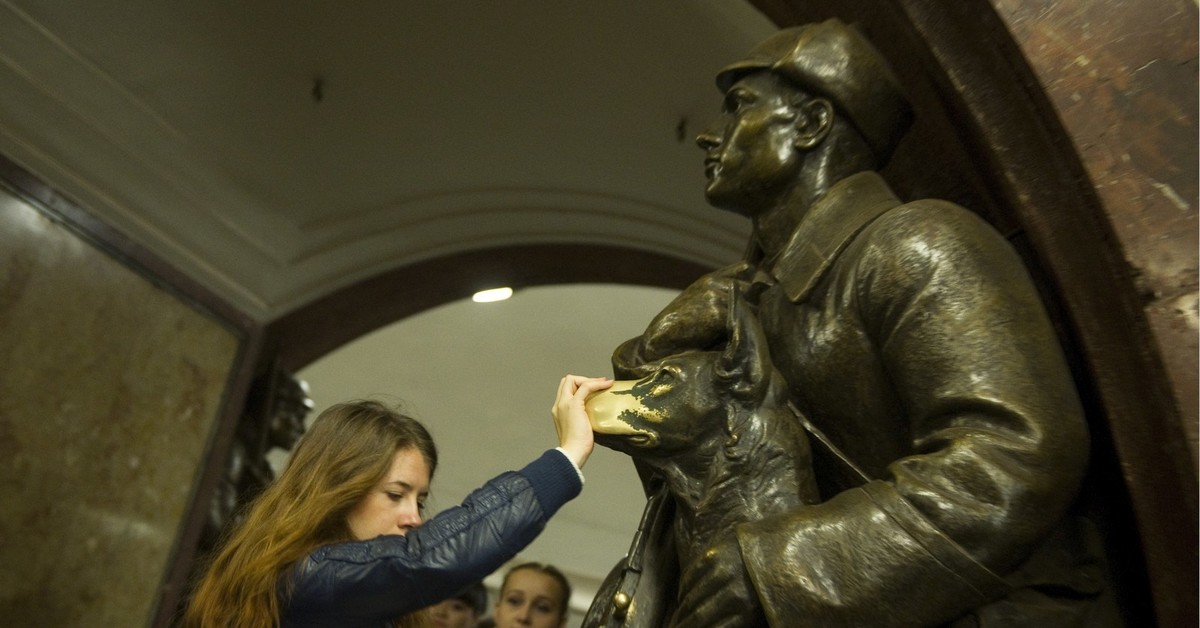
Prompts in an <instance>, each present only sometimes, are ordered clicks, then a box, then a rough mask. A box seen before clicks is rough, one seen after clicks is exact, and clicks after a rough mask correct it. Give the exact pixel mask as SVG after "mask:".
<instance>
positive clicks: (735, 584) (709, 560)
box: [670, 530, 767, 628]
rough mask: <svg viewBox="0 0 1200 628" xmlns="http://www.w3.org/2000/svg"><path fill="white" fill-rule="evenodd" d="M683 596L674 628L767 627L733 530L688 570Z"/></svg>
mask: <svg viewBox="0 0 1200 628" xmlns="http://www.w3.org/2000/svg"><path fill="white" fill-rule="evenodd" d="M679 595H680V599H679V606H678V607H677V608H676V609H675V614H674V615H673V616H672V617H671V623H670V625H671V626H673V627H677V628H683V627H685V626H705V627H706V628H707V627H713V628H716V627H721V628H733V627H734V626H766V625H767V619H766V616H765V615H763V610H762V605H761V603H760V602H759V600H758V595H757V594H756V593H755V592H754V585H753V584H752V583H751V582H750V576H749V574H748V573H747V572H746V567H745V564H744V563H743V562H742V554H741V551H740V550H739V549H738V543H737V537H736V536H735V535H734V533H733V530H730V531H729V534H728V535H726V536H725V537H723V538H720V539H718V540H717V542H716V543H714V544H713V546H712V547H711V548H709V549H708V551H706V552H704V554H703V555H702V556H701V558H700V559H699V560H696V561H694V562H693V563H692V564H691V565H687V566H685V567H684V570H683V574H682V575H681V576H680V581H679Z"/></svg>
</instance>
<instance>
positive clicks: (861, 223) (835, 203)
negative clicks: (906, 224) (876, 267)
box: [747, 171, 900, 303]
mask: <svg viewBox="0 0 1200 628" xmlns="http://www.w3.org/2000/svg"><path fill="white" fill-rule="evenodd" d="M898 205H900V199H898V198H896V195H895V194H894V193H892V190H891V189H890V188H889V187H888V185H887V183H885V182H884V180H883V177H880V176H879V175H878V174H877V173H875V172H870V171H866V172H859V173H857V174H853V175H850V176H849V177H846V178H845V179H842V180H841V181H838V182H837V183H835V184H833V187H831V188H829V191H828V192H827V193H826V194H825V195H824V196H822V197H821V198H820V199H818V200H817V202H816V203H813V205H812V207H810V208H809V209H808V212H807V213H805V214H804V217H803V218H801V219H800V224H798V225H797V226H796V230H795V231H793V232H792V237H791V238H789V239H788V242H787V244H786V245H785V246H784V247H783V250H782V251H780V252H779V254H778V255H777V256H776V257H775V259H773V260H768V261H766V262H760V263H762V266H761V270H762V271H764V272H765V273H766V274H767V275H769V277H770V280H771V281H773V282H777V283H779V285H780V286H782V287H783V289H784V291H785V292H786V293H787V295H788V299H789V300H790V301H791V302H792V303H799V302H800V301H802V300H803V299H804V298H806V297H807V296H808V294H809V293H810V292H812V289H813V288H814V287H815V286H816V285H817V282H818V281H819V280H820V279H821V277H822V276H823V275H824V274H825V271H827V270H828V269H829V267H830V266H831V265H832V264H833V262H834V260H836V259H837V256H838V255H839V254H840V253H841V252H842V250H843V249H845V248H846V246H847V245H849V244H850V241H851V240H853V239H854V236H856V235H858V232H860V231H862V230H863V228H865V227H866V226H867V225H868V224H870V223H871V221H873V220H875V219H876V218H878V217H879V216H880V215H881V214H883V213H884V212H885V211H887V210H889V209H891V208H893V207H896V206H898ZM752 241H753V240H752ZM762 255H763V253H762V251H761V250H758V249H757V247H756V246H753V245H752V247H751V251H750V252H749V253H748V254H747V259H748V260H749V261H752V262H754V261H760V260H761V259H762ZM761 279H763V280H766V279H767V278H766V277H762V278H761ZM755 281H756V282H758V281H759V279H756V280H755Z"/></svg>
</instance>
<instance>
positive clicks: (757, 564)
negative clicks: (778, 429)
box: [585, 20, 1114, 627]
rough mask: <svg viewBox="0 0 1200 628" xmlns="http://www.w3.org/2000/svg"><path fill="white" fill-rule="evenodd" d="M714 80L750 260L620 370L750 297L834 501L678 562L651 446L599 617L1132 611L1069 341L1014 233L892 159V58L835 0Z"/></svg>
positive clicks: (712, 620) (1042, 617)
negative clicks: (1099, 505)
mask: <svg viewBox="0 0 1200 628" xmlns="http://www.w3.org/2000/svg"><path fill="white" fill-rule="evenodd" d="M717 85H718V87H719V88H720V90H721V91H722V93H723V94H724V107H723V113H722V115H721V117H720V118H719V120H718V121H717V122H716V124H715V125H713V126H712V127H711V128H710V129H709V130H707V131H705V132H703V133H702V134H700V136H699V137H698V138H697V143H698V144H699V145H700V147H701V148H702V149H703V150H704V152H705V160H704V164H705V174H706V177H707V185H706V188H705V194H706V197H707V198H708V200H709V202H710V203H711V204H712V205H714V206H715V207H717V208H719V209H723V210H727V211H732V212H736V213H738V214H741V215H744V216H746V217H748V218H749V219H750V220H751V221H752V224H753V232H752V235H751V240H750V242H749V246H748V253H747V256H746V258H745V259H744V260H743V261H742V262H740V263H737V264H735V265H733V266H730V267H727V268H724V269H720V270H718V271H715V272H713V273H711V274H709V275H707V276H704V277H702V278H700V279H699V280H697V281H696V282H695V283H694V284H692V285H691V286H690V287H689V288H687V289H686V290H685V291H684V292H682V293H681V294H680V295H679V297H678V298H676V299H675V300H674V301H673V302H672V303H671V304H669V305H668V306H667V307H666V308H665V309H664V310H663V311H662V312H661V313H660V314H658V315H657V316H656V317H655V319H654V320H653V321H652V322H651V323H650V325H649V326H648V328H647V330H646V332H645V333H644V334H643V335H641V336H639V337H637V338H633V339H631V340H630V341H628V342H626V343H624V344H623V345H621V346H620V347H618V348H617V350H616V351H615V352H614V356H613V363H614V370H615V371H616V375H617V377H618V379H639V378H641V377H642V376H643V375H645V374H646V367H647V366H648V365H653V363H655V362H656V361H658V360H661V359H663V358H664V357H666V356H671V355H674V354H676V353H679V352H680V351H684V350H688V349H692V348H696V347H720V346H722V345H723V344H724V343H725V342H726V341H727V338H728V335H729V333H730V331H729V324H728V322H727V320H726V319H727V313H728V309H729V299H730V296H729V295H730V294H734V293H735V292H736V293H738V294H745V295H748V298H749V299H750V300H751V302H752V303H753V307H754V309H755V310H756V313H757V317H758V319H759V321H760V322H761V324H762V326H763V329H764V330H765V334H766V337H767V339H768V343H769V348H770V354H771V356H772V357H773V360H774V363H775V365H776V367H777V368H778V369H779V371H780V372H781V373H782V374H783V376H784V378H785V379H786V381H787V385H788V390H789V392H790V396H791V401H792V403H793V406H794V409H795V420H796V421H798V422H800V423H801V424H803V425H805V427H806V428H807V429H809V432H810V436H811V437H812V441H813V445H812V448H813V459H814V469H815V473H816V476H817V482H818V485H819V488H820V493H821V499H822V501H821V503H818V504H815V505H800V506H797V507H795V508H792V509H790V510H788V511H787V512H785V513H782V514H773V515H769V516H765V517H763V518H761V519H759V520H755V521H749V522H745V523H741V524H739V525H737V526H736V527H735V528H734V529H732V530H730V531H729V533H728V534H725V535H721V536H719V537H718V538H717V539H716V540H714V541H713V543H712V545H711V547H709V548H708V550H707V551H706V552H703V556H704V557H705V559H704V560H702V561H693V563H692V564H689V565H686V566H684V568H683V569H682V573H678V574H675V573H673V572H672V570H671V567H670V566H671V565H672V564H675V563H673V562H672V561H674V560H675V558H674V557H673V555H672V552H673V548H672V547H671V543H670V541H669V539H666V540H664V536H663V534H662V530H663V527H664V526H667V525H668V524H667V522H666V521H665V519H669V518H670V505H669V504H667V505H665V506H664V505H663V504H662V499H663V497H662V494H661V493H659V487H660V486H661V482H659V481H656V478H655V477H654V473H653V470H651V469H648V468H647V467H645V466H644V465H639V471H640V472H642V474H643V479H644V480H645V482H646V485H647V492H648V494H650V495H651V508H649V509H648V513H647V516H646V518H645V519H644V520H643V524H642V528H641V530H640V531H639V533H638V537H637V540H636V541H635V543H634V550H633V552H632V553H631V555H630V556H629V557H628V558H627V559H626V561H623V562H622V564H621V565H618V569H616V570H614V572H613V574H612V575H610V579H609V581H608V582H607V583H606V586H605V588H604V589H602V592H601V595H600V596H598V597H597V600H596V602H595V603H594V604H593V608H592V610H591V612H590V614H589V618H588V620H587V622H586V624H585V625H589V626H594V625H640V626H649V625H672V626H732V625H761V624H762V623H764V622H765V623H768V624H770V625H772V626H822V627H824V626H872V627H874V626H939V625H951V626H1065V625H1089V626H1092V625H1105V624H1104V622H1106V621H1111V617H1113V616H1114V615H1113V614H1112V613H1111V607H1110V606H1109V602H1108V597H1107V596H1105V595H1102V589H1103V586H1104V576H1103V568H1102V565H1101V563H1100V562H1099V559H1098V558H1097V556H1098V552H1097V551H1096V550H1095V541H1094V538H1093V537H1092V535H1091V534H1089V530H1090V528H1089V527H1088V526H1087V525H1086V522H1083V521H1081V520H1080V519H1079V518H1078V517H1076V516H1074V514H1073V513H1072V510H1071V507H1072V503H1073V501H1074V499H1075V496H1076V493H1077V491H1078V489H1079V486H1080V483H1081V480H1082V477H1083V475H1084V471H1085V468H1086V465H1087V452H1088V435H1087V431H1086V427H1085V423H1084V419H1083V412H1082V409H1081V405H1080V402H1079V399H1078V396H1077V393H1076V391H1075V389H1074V386H1073V383H1072V380H1071V376H1070V373H1069V371H1068V367H1067V364H1066V361H1065V359H1064V356H1063V353H1062V351H1061V349H1060V347H1059V345H1058V341H1057V339H1056V337H1055V334H1054V331H1053V329H1052V326H1051V324H1050V321H1049V319H1048V316H1047V314H1046V313H1045V310H1044V308H1043V306H1042V304H1041V302H1040V301H1039V298H1038V295H1037V293H1036V291H1035V288H1034V285H1033V283H1032V281H1031V279H1030V277H1029V276H1028V274H1027V272H1026V270H1025V268H1024V267H1023V265H1022V262H1021V260H1020V258H1019V257H1018V256H1017V254H1016V253H1015V252H1014V250H1013V248H1012V247H1011V246H1010V245H1009V243H1008V242H1007V241H1006V240H1005V239H1004V238H1003V237H1002V236H1001V235H999V234H998V233H997V232H996V231H995V230H994V229H993V228H992V227H991V226H989V225H988V224H987V223H985V222H984V221H983V220H982V219H981V218H979V217H978V216H977V215H975V214H973V213H971V212H969V211H967V210H965V209H963V208H961V207H959V206H957V205H954V204H952V203H949V202H946V201H941V200H918V201H912V202H902V201H901V200H899V199H898V198H897V197H896V195H895V194H894V193H893V192H892V191H891V190H890V189H889V187H888V185H887V183H885V181H884V179H883V178H882V177H881V176H880V175H879V174H877V173H876V171H877V170H878V169H879V168H881V167H882V165H883V164H885V163H886V162H887V160H888V159H889V158H890V156H891V154H892V151H893V150H894V148H895V147H896V145H897V143H898V142H899V140H900V138H901V136H902V135H903V134H904V133H905V132H906V130H907V129H908V127H909V124H910V122H911V119H912V113H911V107H910V105H909V103H908V101H907V99H906V97H905V96H904V94H903V92H902V90H901V88H900V86H899V85H898V83H897V81H896V79H895V77H894V75H893V73H892V71H891V70H890V69H889V67H888V65H887V63H886V62H885V61H884V60H883V58H882V57H881V56H880V54H879V53H878V52H877V51H876V50H875V49H874V48H873V47H872V46H871V45H870V44H869V43H868V42H867V41H866V40H865V39H864V38H863V37H862V36H861V34H860V33H859V32H858V31H857V30H856V29H854V28H852V27H849V26H847V25H845V24H843V23H841V22H839V21H837V20H830V21H827V22H823V23H819V24H809V25H805V26H800V27H796V28H789V29H786V30H782V31H780V32H779V33H777V34H775V35H774V36H772V37H770V38H769V39H767V40H766V41H764V42H763V43H762V44H760V45H759V46H757V47H755V48H754V49H753V50H752V51H751V52H750V53H749V54H748V55H747V56H746V58H744V59H742V60H740V61H738V62H736V63H733V64H731V65H729V66H728V67H726V68H724V69H723V70H721V71H720V72H719V74H718V75H717ZM730 507H737V505H736V504H730ZM631 565H635V566H636V569H631V567H630V566H631ZM631 573H633V575H635V576H637V575H640V582H638V578H637V577H634V578H631V577H630V575H631ZM675 578H677V581H676V582H672V583H669V584H668V583H664V582H662V581H661V580H663V579H675ZM623 582H624V583H628V582H635V583H636V587H633V586H626V585H624V584H622V583H623ZM623 587H624V588H623ZM675 591H677V594H675V593H673V592H675ZM639 596H640V598H639ZM655 596H657V597H655ZM672 596H674V597H673V599H661V598H663V597H666V598H672ZM613 599H615V600H616V603H615V604H614V602H613ZM639 604H640V607H639ZM758 608H761V609H762V610H761V611H758V610H756V611H754V612H753V613H752V612H749V611H747V609H758ZM639 612H640V613H641V614H640V615H639Z"/></svg>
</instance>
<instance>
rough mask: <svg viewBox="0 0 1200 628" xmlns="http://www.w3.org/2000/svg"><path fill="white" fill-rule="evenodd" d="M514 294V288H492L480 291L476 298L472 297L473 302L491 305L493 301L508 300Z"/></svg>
mask: <svg viewBox="0 0 1200 628" xmlns="http://www.w3.org/2000/svg"><path fill="white" fill-rule="evenodd" d="M512 293H513V290H512V288H509V287H504V288H492V289H491V290H480V291H479V292H476V293H475V295H474V296H472V297H471V300H472V301H474V302H476V303H491V302H493V301H503V300H505V299H507V298H508V297H511V296H512Z"/></svg>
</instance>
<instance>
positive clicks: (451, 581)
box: [282, 450, 582, 626]
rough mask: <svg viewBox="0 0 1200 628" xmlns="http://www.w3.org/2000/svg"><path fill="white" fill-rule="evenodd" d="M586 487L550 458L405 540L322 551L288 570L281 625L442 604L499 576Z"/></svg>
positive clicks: (366, 619) (371, 622) (373, 617)
mask: <svg viewBox="0 0 1200 628" xmlns="http://www.w3.org/2000/svg"><path fill="white" fill-rule="evenodd" d="M581 487H582V484H581V481H580V477H579V475H578V472H577V470H576V469H575V468H574V466H573V465H572V464H571V462H570V461H569V460H568V459H567V457H566V456H565V455H564V454H562V453H561V452H558V451H554V450H551V451H548V452H546V453H545V454H544V455H542V456H541V457H540V458H539V459H537V460H535V461H534V462H532V463H530V464H529V465H528V466H526V467H525V468H524V469H522V470H521V471H520V472H508V473H504V474H501V475H500V476H498V477H496V478H494V479H492V480H490V481H489V482H487V483H486V484H484V485H483V486H482V487H481V488H479V489H477V490H475V491H474V492H472V493H471V494H470V495H469V496H468V497H467V498H466V500H464V501H463V503H462V504H461V505H460V506H456V507H454V508H450V509H447V510H445V511H443V512H441V513H439V514H438V515H437V516H436V517H434V518H433V519H430V520H429V521H427V522H426V523H425V524H424V525H422V526H420V527H418V528H416V529H415V530H412V531H411V532H409V533H408V534H407V535H405V536H399V535H387V536H380V537H376V538H374V539H371V540H369V541H358V542H351V543H339V544H336V545H329V546H325V547H322V548H319V549H318V550H316V551H315V552H313V553H312V554H310V555H309V556H308V557H307V558H305V559H304V560H303V561H301V562H300V563H299V564H298V565H297V566H296V567H295V568H294V569H293V570H292V572H291V574H290V575H291V582H290V584H291V591H290V594H288V593H287V592H286V586H287V585H286V583H285V584H283V585H282V586H283V588H284V589H285V591H284V593H283V595H284V596H285V603H284V604H283V607H284V613H283V615H284V621H283V622H282V623H283V625H284V626H360V625H361V626H375V625H379V624H380V623H381V622H384V621H386V620H388V619H392V618H395V617H399V616H401V615H404V614H406V613H410V612H412V611H415V610H418V609H421V608H424V607H426V606H429V605H431V604H435V603H437V602H439V601H441V600H443V599H445V598H446V597H449V596H451V595H454V594H455V593H456V592H458V591H459V590H461V589H462V588H464V587H466V586H467V585H469V584H471V583H473V582H478V581H479V580H481V579H483V578H484V577H485V576H487V575H488V574H490V573H492V572H493V571H495V570H496V569H498V568H500V567H501V566H502V565H503V564H504V563H505V562H506V561H507V560H509V559H511V558H512V557H513V556H515V555H516V554H517V552H519V551H521V550H522V549H524V548H525V546H527V545H528V544H529V543H530V542H531V541H533V539H534V538H535V537H536V536H537V535H538V534H539V533H540V532H541V531H542V529H543V528H544V527H545V525H546V521H547V520H548V519H549V518H550V517H551V516H552V515H553V514H554V513H555V512H556V511H557V510H558V509H559V508H560V507H561V506H562V505H563V504H565V503H566V502H567V501H569V500H571V499H573V498H574V497H575V496H576V495H578V494H579V492H580V489H581Z"/></svg>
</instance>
